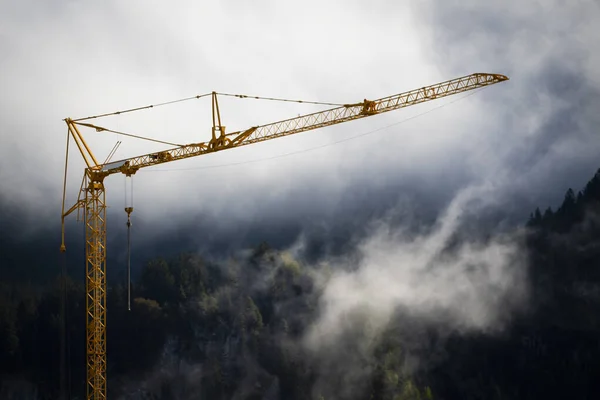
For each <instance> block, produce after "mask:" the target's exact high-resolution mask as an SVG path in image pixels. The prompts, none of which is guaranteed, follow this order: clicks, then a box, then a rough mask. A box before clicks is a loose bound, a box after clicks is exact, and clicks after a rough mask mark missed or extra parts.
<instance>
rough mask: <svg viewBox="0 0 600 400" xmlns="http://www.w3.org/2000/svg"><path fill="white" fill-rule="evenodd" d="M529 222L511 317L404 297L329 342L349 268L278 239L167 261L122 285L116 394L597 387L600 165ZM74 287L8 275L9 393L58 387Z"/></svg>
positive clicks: (507, 392)
mask: <svg viewBox="0 0 600 400" xmlns="http://www.w3.org/2000/svg"><path fill="white" fill-rule="evenodd" d="M527 226H528V230H527V233H526V235H525V240H524V246H525V249H526V254H527V258H528V259H529V261H530V262H529V269H528V271H527V274H526V278H527V281H528V283H529V285H528V287H529V295H528V301H527V307H525V308H522V309H520V311H519V312H518V313H516V314H513V315H512V316H511V319H510V323H509V324H508V325H507V326H504V327H503V328H502V329H496V330H493V329H490V330H481V331H466V330H462V329H461V328H460V326H458V327H457V326H455V325H449V324H445V323H444V321H445V320H446V319H448V318H450V317H449V316H448V315H447V314H445V313H443V312H440V313H439V314H436V313H433V314H430V315H428V318H423V315H421V314H416V313H414V312H413V310H411V308H410V307H399V308H397V309H395V310H394V312H393V315H392V318H391V319H390V321H389V323H386V324H385V329H383V330H382V331H374V328H373V326H372V325H370V324H368V323H363V322H364V321H365V320H364V319H361V318H358V317H357V316H356V315H354V314H353V313H348V314H347V315H345V316H344V319H343V320H342V322H341V323H342V324H345V325H347V326H349V327H351V329H346V330H344V331H343V332H342V333H341V334H340V335H338V336H336V337H335V340H334V341H333V342H332V344H331V345H330V346H326V347H320V348H319V349H318V351H315V349H314V348H311V346H310V345H308V344H307V341H306V336H307V333H308V331H309V330H310V328H311V327H312V326H313V325H314V323H315V321H317V320H318V319H319V318H320V317H321V316H322V313H323V310H322V306H323V303H322V301H323V299H324V287H325V284H324V282H327V281H328V279H329V278H330V277H331V276H332V275H334V274H335V273H336V272H337V271H336V270H335V268H334V267H332V266H331V265H332V264H328V263H325V264H319V263H312V262H311V263H308V262H305V261H302V260H299V259H295V258H294V256H293V255H292V254H290V253H287V252H281V251H278V250H276V249H272V248H270V247H269V246H268V245H267V244H263V245H261V246H258V247H257V248H255V249H253V250H252V251H248V252H242V253H238V254H235V255H231V256H230V257H223V260H222V261H218V262H217V261H208V260H207V259H205V258H203V257H202V256H201V255H198V254H191V253H190V254H182V255H180V256H178V257H174V258H171V259H160V258H159V259H155V260H153V261H151V262H149V263H147V264H146V265H145V266H144V267H143V269H142V271H141V274H140V276H139V279H137V280H136V281H135V282H134V284H133V288H132V299H133V301H132V311H130V312H129V311H127V304H126V302H127V294H126V291H125V288H124V287H122V286H113V287H111V288H110V291H109V293H108V302H109V304H108V307H109V310H110V311H109V313H108V354H109V357H108V360H109V365H108V368H109V371H108V374H109V377H110V378H109V394H110V395H111V397H115V398H120V399H196V398H209V399H264V400H275V399H324V400H330V399H336V400H342V399H343V400H346V399H348V400H350V399H392V400H397V399H428V398H435V399H461V400H462V399H550V398H577V399H596V398H598V395H600V384H599V383H598V380H597V375H598V373H599V372H600V316H598V312H597V310H598V309H599V306H600V269H599V268H598V265H597V264H598V261H597V260H599V259H600V258H599V256H600V171H599V172H598V173H597V174H596V175H595V176H594V177H593V178H592V180H591V181H590V182H589V183H588V184H587V186H586V187H585V188H584V190H582V191H581V192H579V193H577V194H575V192H574V191H573V190H570V189H569V190H568V191H567V193H566V195H565V199H564V201H563V203H562V205H561V206H560V207H559V208H558V209H557V210H555V211H553V210H551V209H547V210H545V211H544V212H541V211H540V210H539V209H537V210H535V211H534V212H533V213H532V215H531V217H530V220H529V221H528V223H527ZM459 236H460V235H459ZM467 236H468V235H467ZM457 240H460V239H457ZM23 251H25V250H23ZM449 251H451V250H449ZM350 257H354V255H352V256H350ZM334 264H344V262H340V263H334ZM347 264H348V265H352V264H353V263H352V262H348V263H347ZM17 277H19V278H20V277H22V275H18V276H17ZM424 279H425V278H424ZM15 280H17V281H18V279H15ZM21 281H22V280H21ZM452 284H453V282H448V285H452ZM60 293H61V290H60V282H59V280H55V281H50V282H48V283H47V284H45V285H37V286H33V285H31V284H25V283H23V284H13V283H11V284H3V285H2V286H1V287H0V355H1V356H0V374H1V380H0V398H2V399H11V398H15V399H16V398H19V399H22V398H40V399H42V398H44V399H45V398H48V399H50V398H56V397H57V393H58V392H57V391H58V388H59V382H60V369H59V368H58V367H59V360H60V357H59V355H60V353H59V346H58V343H59V338H60V313H59V310H60V308H59V305H60ZM66 293H67V311H66V316H67V321H68V335H67V336H68V339H69V340H68V343H69V346H68V354H67V356H68V357H67V358H68V362H67V365H68V366H69V368H68V372H69V373H68V377H69V379H68V380H69V387H70V393H71V395H72V398H82V396H81V394H82V393H83V392H84V389H85V386H84V385H83V384H82V383H83V382H84V379H85V369H84V368H83V366H84V363H85V358H84V350H85V347H84V340H85V332H84V320H83V318H84V316H85V314H84V310H83V306H84V301H85V297H84V293H83V286H82V284H81V283H80V282H73V281H69V282H68V287H67V291H66ZM424 295H425V293H424ZM351 301H352V298H348V302H351ZM356 312H358V313H360V310H359V311H355V313H356ZM367 321H368V320H367Z"/></svg>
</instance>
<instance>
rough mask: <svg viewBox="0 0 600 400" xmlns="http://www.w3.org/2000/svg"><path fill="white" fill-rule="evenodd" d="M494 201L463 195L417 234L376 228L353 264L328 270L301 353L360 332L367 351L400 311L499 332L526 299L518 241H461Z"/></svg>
mask: <svg viewBox="0 0 600 400" xmlns="http://www.w3.org/2000/svg"><path fill="white" fill-rule="evenodd" d="M492 194H493V188H492V187H491V186H490V185H481V186H470V187H467V188H465V189H463V190H462V191H460V192H459V193H458V194H457V195H456V196H455V198H454V199H453V200H452V202H451V203H450V204H449V205H448V207H447V208H446V210H445V211H444V212H443V213H442V214H441V215H440V217H439V218H438V220H437V221H436V223H435V224H434V226H432V227H430V228H427V229H424V230H422V231H421V232H419V233H417V234H414V233H412V231H409V230H406V229H401V228H400V229H399V228H397V227H396V226H395V225H394V224H391V223H389V221H383V222H380V223H379V224H378V226H376V227H374V228H373V231H372V233H371V234H370V235H368V237H367V238H366V239H364V240H363V241H362V242H361V244H360V245H359V250H358V253H359V257H358V259H356V260H354V261H353V262H354V264H351V265H344V266H339V267H336V268H332V270H333V271H335V272H334V273H333V274H332V275H331V276H330V277H329V278H328V279H327V280H326V283H325V284H324V285H325V286H324V291H323V296H322V298H321V301H320V304H321V314H320V317H319V319H318V320H317V322H316V323H315V324H314V325H313V326H312V328H311V329H310V330H309V331H308V333H307V335H306V337H305V345H306V346H307V347H308V348H309V349H312V350H315V351H319V352H320V351H322V350H324V349H328V348H331V347H332V346H335V345H336V343H339V342H340V338H342V337H347V334H348V332H349V331H352V330H356V329H357V327H360V330H361V333H360V336H361V337H362V338H363V339H365V346H362V347H361V348H362V350H363V351H368V350H369V343H374V342H375V341H376V339H377V337H378V336H379V334H380V333H381V332H382V331H383V330H385V329H386V327H387V326H388V324H389V323H390V321H391V320H392V319H393V317H394V315H395V313H396V312H398V311H400V310H402V311H403V312H405V313H406V314H407V315H410V316H411V317H415V318H417V319H419V320H421V321H424V322H429V323H433V324H434V325H438V326H443V327H444V328H445V329H449V330H455V331H456V330H458V331H460V332H465V333H466V332H473V331H479V332H488V333H489V332H494V331H498V330H501V329H502V327H503V326H504V323H505V322H506V321H508V319H509V317H510V315H511V311H514V310H516V309H517V308H518V306H519V305H521V304H524V301H525V300H526V297H527V263H526V258H525V256H524V254H523V253H522V251H521V247H520V244H519V238H518V235H517V236H515V235H505V234H504V235H500V234H499V235H497V236H494V237H492V238H488V239H486V240H465V239H464V237H463V238H461V237H460V235H461V227H462V226H463V225H464V222H465V221H466V220H467V219H468V216H469V215H470V214H471V213H473V212H475V213H477V212H479V211H481V210H483V209H485V208H486V207H487V206H488V205H490V201H491V200H490V199H492V198H493V196H491V195H492ZM350 262H351V263H352V261H350ZM407 329H408V327H407Z"/></svg>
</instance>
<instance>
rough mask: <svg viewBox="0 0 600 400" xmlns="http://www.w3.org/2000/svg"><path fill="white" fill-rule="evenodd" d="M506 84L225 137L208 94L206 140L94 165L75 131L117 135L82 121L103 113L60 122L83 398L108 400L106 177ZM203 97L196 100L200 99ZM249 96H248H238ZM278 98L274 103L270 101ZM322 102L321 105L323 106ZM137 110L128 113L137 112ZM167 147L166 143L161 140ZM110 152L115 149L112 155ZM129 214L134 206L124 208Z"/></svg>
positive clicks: (445, 85)
mask: <svg viewBox="0 0 600 400" xmlns="http://www.w3.org/2000/svg"><path fill="white" fill-rule="evenodd" d="M506 80H508V78H507V77H506V76H504V75H500V74H488V73H475V74H471V75H467V76H464V77H461V78H457V79H452V80H449V81H445V82H441V83H438V84H435V85H431V86H426V87H423V88H420V89H415V90H411V91H409V92H404V93H401V94H397V95H393V96H388V97H384V98H381V99H379V100H364V101H361V102H358V103H353V104H345V105H339V106H338V107H335V108H330V109H328V110H324V111H321V112H315V113H311V114H307V115H303V116H299V117H296V118H290V119H286V120H283V121H279V122H274V123H269V124H265V125H260V126H254V127H251V128H248V129H246V130H242V131H237V132H233V133H225V127H224V126H223V125H221V116H220V113H219V105H218V101H217V95H218V93H215V92H212V93H210V94H208V95H212V112H213V127H212V138H211V140H210V141H208V142H201V143H191V144H187V145H176V147H172V148H169V149H167V150H164V151H159V152H154V153H151V154H145V155H141V156H137V157H131V158H128V159H124V160H121V161H115V162H108V159H107V161H105V162H104V163H98V160H97V159H96V157H95V156H94V154H93V153H92V151H91V150H90V148H89V146H88V144H87V143H86V142H85V140H84V138H83V136H82V134H81V132H80V129H79V127H87V128H92V129H95V130H96V131H98V132H101V131H108V132H113V133H119V134H124V133H123V132H116V131H113V130H110V129H107V128H103V127H101V126H97V125H94V124H91V123H88V122H83V121H86V120H90V119H93V118H97V117H102V116H106V115H116V114H121V113H123V112H116V113H112V114H104V115H98V116H94V117H88V118H80V119H71V118H66V119H65V120H64V121H65V122H66V124H67V127H68V133H67V135H68V138H67V160H66V161H65V181H64V186H63V207H62V214H61V222H62V242H61V245H60V251H61V252H62V253H64V252H65V251H66V247H65V217H67V216H68V215H69V214H71V213H72V212H74V211H75V210H80V209H82V210H83V216H84V225H85V258H86V262H85V263H86V267H85V276H86V340H87V342H86V345H87V349H86V355H87V398H88V399H93V400H101V399H106V383H107V382H106V274H105V273H106V202H105V187H104V179H105V178H106V177H107V176H109V175H113V174H117V173H121V174H125V175H126V176H132V175H133V174H135V173H136V172H137V171H138V170H139V169H141V168H145V167H150V166H153V165H158V164H163V163H167V162H171V161H176V160H182V159H184V158H190V157H196V156H201V155H204V154H209V153H213V152H217V151H221V150H227V149H232V148H236V147H240V146H245V145H249V144H253V143H258V142H262V141H266V140H270V139H275V138H278V137H282V136H289V135H293V134H295V133H300V132H305V131H309V130H313V129H317V128H322V127H326V126H330V125H335V124H340V123H342V122H346V121H352V120H355V119H359V118H365V117H368V116H371V115H376V114H381V113H384V112H387V111H392V110H397V109H400V108H404V107H408V106H412V105H415V104H419V103H424V102H426V101H430V100H435V99H439V98H442V97H447V96H451V95H454V94H457V93H462V92H466V91H469V90H473V89H477V88H482V87H485V86H489V85H493V84H496V83H499V82H503V81H506ZM199 97H202V96H196V98H199ZM237 97H248V96H237ZM271 100H277V99H271ZM321 104H323V103H321ZM150 107H152V106H148V107H141V108H138V109H132V110H126V111H124V112H128V111H135V110H139V109H144V108H150ZM70 137H72V138H73V140H74V141H75V143H76V145H77V147H78V149H79V151H80V153H81V155H82V157H83V159H84V161H85V163H86V165H87V168H85V171H84V176H83V181H82V184H81V188H80V193H79V198H78V200H77V201H76V202H75V204H74V205H73V206H72V207H71V208H69V209H68V210H66V211H65V195H66V172H67V163H68V144H69V140H70ZM163 143H167V142H163ZM112 153H114V149H113V152H112ZM125 211H126V212H127V214H128V217H129V214H130V213H131V212H132V211H133V207H126V209H125Z"/></svg>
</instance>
